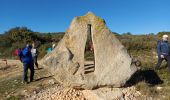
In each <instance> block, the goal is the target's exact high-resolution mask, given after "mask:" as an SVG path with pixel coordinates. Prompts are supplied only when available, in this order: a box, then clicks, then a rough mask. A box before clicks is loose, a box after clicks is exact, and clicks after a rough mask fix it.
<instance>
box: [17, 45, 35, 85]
mask: <svg viewBox="0 0 170 100" xmlns="http://www.w3.org/2000/svg"><path fill="white" fill-rule="evenodd" d="M31 49H32V46H31V45H27V46H26V48H25V49H24V50H23V51H21V52H19V55H20V58H21V59H22V63H23V65H24V83H26V84H27V83H28V77H27V73H28V69H30V72H31V74H30V82H32V81H33V78H34V62H33V58H32V54H31Z"/></svg>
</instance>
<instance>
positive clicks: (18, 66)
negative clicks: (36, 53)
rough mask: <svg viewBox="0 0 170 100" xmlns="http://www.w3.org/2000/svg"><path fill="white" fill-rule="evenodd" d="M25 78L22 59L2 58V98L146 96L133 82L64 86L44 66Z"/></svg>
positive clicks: (43, 99) (59, 99) (110, 99)
mask: <svg viewBox="0 0 170 100" xmlns="http://www.w3.org/2000/svg"><path fill="white" fill-rule="evenodd" d="M91 63H93V62H86V64H87V65H88V64H91ZM28 74H29V73H28ZM22 81H23V65H22V63H21V62H20V61H19V60H7V64H6V61H4V60H3V59H0V100H23V99H24V100H113V98H116V100H138V99H137V98H141V97H142V98H145V99H146V97H143V96H142V95H141V93H140V92H139V91H136V89H135V87H133V86H132V87H128V88H121V89H119V88H118V89H114V88H113V89H108V88H106V89H98V90H94V91H91V90H76V89H72V88H64V87H63V86H62V85H61V84H60V83H58V82H57V81H56V80H55V79H54V78H53V77H52V75H51V74H50V73H49V72H48V71H47V70H46V69H43V68H41V66H40V69H39V70H37V69H36V70H35V76H34V81H33V82H31V83H29V84H25V83H23V82H22ZM113 94H114V96H113ZM101 98H108V99H101ZM140 100H142V99H140ZM147 100H152V99H147Z"/></svg>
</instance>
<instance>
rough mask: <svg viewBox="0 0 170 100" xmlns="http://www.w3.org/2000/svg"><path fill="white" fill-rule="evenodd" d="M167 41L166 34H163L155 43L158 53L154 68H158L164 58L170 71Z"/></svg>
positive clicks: (169, 50)
mask: <svg viewBox="0 0 170 100" xmlns="http://www.w3.org/2000/svg"><path fill="white" fill-rule="evenodd" d="M169 47H170V46H169V43H168V35H163V36H162V40H161V41H158V43H157V53H158V63H157V64H156V67H155V69H159V68H160V66H161V64H162V61H163V60H166V61H167V63H168V68H169V71H170V54H169V53H170V48H169Z"/></svg>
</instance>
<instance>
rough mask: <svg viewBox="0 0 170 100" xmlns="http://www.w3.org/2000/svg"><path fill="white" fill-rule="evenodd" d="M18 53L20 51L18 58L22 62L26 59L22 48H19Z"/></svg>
mask: <svg viewBox="0 0 170 100" xmlns="http://www.w3.org/2000/svg"><path fill="white" fill-rule="evenodd" d="M17 51H18V52H17V54H18V57H19V59H20V60H21V61H22V60H23V58H24V55H23V53H22V51H23V50H22V49H21V48H19V49H18V50H17Z"/></svg>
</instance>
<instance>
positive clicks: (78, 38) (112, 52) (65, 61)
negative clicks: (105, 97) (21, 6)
mask: <svg viewBox="0 0 170 100" xmlns="http://www.w3.org/2000/svg"><path fill="white" fill-rule="evenodd" d="M88 24H90V25H91V35H92V42H93V46H94V56H95V71H94V72H93V73H91V74H87V75H86V74H84V50H85V44H86V40H87V34H88V32H87V28H88ZM41 65H43V66H44V67H46V68H47V69H49V71H50V72H51V73H52V74H53V75H54V77H55V78H56V79H57V80H58V81H59V82H61V83H63V85H65V86H70V87H79V88H84V89H93V88H96V87H102V86H112V87H121V86H123V85H124V84H125V83H126V81H127V80H128V79H129V78H130V77H131V75H132V74H133V73H134V72H135V71H136V70H137V69H136V66H135V65H133V64H132V59H131V58H130V56H129V54H128V53H127V50H126V49H125V47H124V46H123V45H122V44H121V43H120V41H119V40H118V39H117V38H116V37H115V35H114V34H113V33H112V32H111V31H110V30H109V29H108V28H107V26H106V24H105V21H104V20H103V19H102V18H100V17H98V16H96V15H94V14H93V13H92V12H88V13H87V14H86V15H84V16H81V17H75V18H74V19H73V21H72V23H71V25H70V27H69V28H68V30H67V31H66V33H65V35H64V37H63V39H62V40H61V41H60V42H59V43H58V45H57V47H56V48H55V49H54V50H53V51H52V52H51V53H49V54H47V55H46V56H45V57H44V58H43V59H42V60H41Z"/></svg>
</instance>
